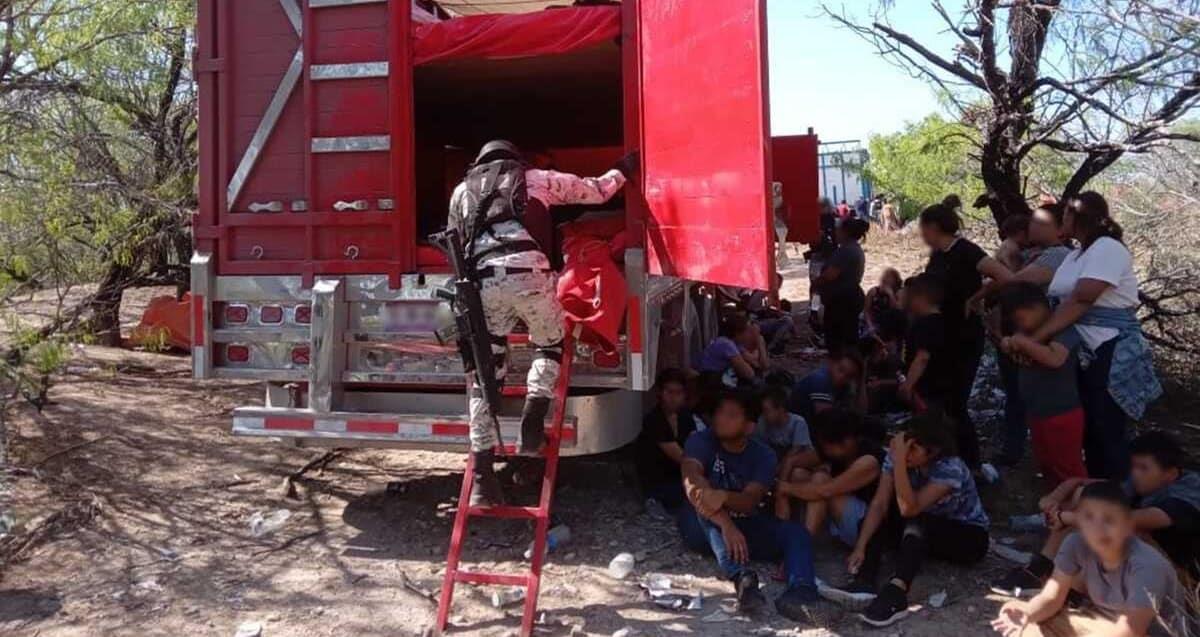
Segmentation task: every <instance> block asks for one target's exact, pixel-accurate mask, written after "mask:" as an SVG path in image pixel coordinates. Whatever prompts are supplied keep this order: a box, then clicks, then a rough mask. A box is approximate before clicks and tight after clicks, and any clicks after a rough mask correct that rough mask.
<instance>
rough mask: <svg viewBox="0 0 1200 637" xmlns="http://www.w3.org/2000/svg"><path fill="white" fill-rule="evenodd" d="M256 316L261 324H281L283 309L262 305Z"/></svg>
mask: <svg viewBox="0 0 1200 637" xmlns="http://www.w3.org/2000/svg"><path fill="white" fill-rule="evenodd" d="M258 316H259V320H261V321H262V322H263V323H282V322H283V308H282V307H279V306H278V305H264V306H263V308H262V310H261V311H260V312H259V315H258Z"/></svg>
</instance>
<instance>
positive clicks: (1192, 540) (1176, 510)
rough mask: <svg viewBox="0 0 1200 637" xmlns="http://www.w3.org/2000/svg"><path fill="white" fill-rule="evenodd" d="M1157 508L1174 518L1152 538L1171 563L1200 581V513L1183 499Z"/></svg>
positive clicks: (1162, 503) (1171, 501)
mask: <svg viewBox="0 0 1200 637" xmlns="http://www.w3.org/2000/svg"><path fill="white" fill-rule="evenodd" d="M1135 506H1137V503H1136V502H1135ZM1154 506H1155V508H1158V509H1161V510H1162V512H1163V513H1166V514H1167V517H1169V518H1171V526H1168V527H1166V528H1162V529H1158V530H1155V531H1151V532H1150V536H1151V537H1153V538H1154V541H1155V542H1156V543H1157V544H1158V545H1159V546H1160V547H1162V550H1163V552H1164V553H1166V554H1167V557H1168V558H1170V560H1171V562H1173V563H1174V564H1175V565H1176V566H1178V567H1180V568H1183V569H1185V570H1187V572H1188V573H1189V574H1191V576H1192V577H1194V578H1197V579H1200V510H1198V509H1197V508H1196V507H1194V506H1192V505H1191V504H1189V503H1187V502H1185V501H1184V500H1182V499H1180V498H1169V499H1167V500H1165V501H1163V502H1160V503H1158V504H1156V505H1154Z"/></svg>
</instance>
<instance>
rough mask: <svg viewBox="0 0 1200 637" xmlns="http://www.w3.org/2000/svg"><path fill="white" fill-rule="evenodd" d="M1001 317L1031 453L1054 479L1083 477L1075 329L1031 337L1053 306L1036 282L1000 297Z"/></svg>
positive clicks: (1009, 288)
mask: <svg viewBox="0 0 1200 637" xmlns="http://www.w3.org/2000/svg"><path fill="white" fill-rule="evenodd" d="M1000 306H1001V312H1002V314H1003V315H1004V319H1005V322H1007V323H1008V324H1009V325H1011V326H1012V328H1013V329H1014V330H1015V332H1016V333H1015V334H1013V335H1012V336H1008V337H1006V338H1005V339H1004V342H1005V345H1004V349H1005V350H1006V351H1008V352H1011V353H1012V354H1013V356H1014V357H1015V359H1016V361H1017V362H1018V363H1019V365H1020V366H1019V367H1018V369H1017V395H1018V396H1019V397H1020V399H1021V404H1022V412H1023V413H1024V414H1025V420H1026V422H1027V423H1028V426H1029V430H1030V431H1031V432H1032V434H1033V457H1034V460H1036V462H1037V464H1038V467H1039V468H1040V469H1041V471H1042V472H1043V473H1044V474H1045V475H1046V477H1047V478H1048V479H1049V480H1050V481H1051V482H1053V483H1054V484H1058V483H1059V482H1062V481H1063V480H1067V479H1069V478H1086V477H1087V468H1085V467H1084V466H1083V424H1084V419H1083V407H1082V404H1081V403H1080V401H1079V377H1078V373H1077V371H1076V370H1077V369H1078V366H1079V346H1080V344H1081V343H1082V340H1081V339H1080V338H1079V334H1078V332H1076V331H1075V330H1074V329H1073V328H1067V329H1065V330H1063V331H1061V332H1059V333H1058V334H1057V335H1056V336H1055V337H1054V339H1053V340H1051V341H1050V342H1049V343H1048V344H1043V343H1041V342H1039V341H1035V340H1034V339H1033V335H1034V334H1036V333H1037V331H1038V330H1039V329H1041V328H1042V326H1043V325H1045V324H1046V321H1049V320H1050V315H1051V314H1052V313H1053V310H1051V309H1050V299H1048V298H1047V297H1046V294H1045V292H1043V291H1042V288H1041V287H1040V286H1038V285H1037V284H1035V283H1017V284H1015V285H1012V286H1009V287H1008V289H1006V290H1005V292H1004V294H1003V296H1002V297H1001V300H1000Z"/></svg>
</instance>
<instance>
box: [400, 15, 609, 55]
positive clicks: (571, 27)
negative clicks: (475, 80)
mask: <svg viewBox="0 0 1200 637" xmlns="http://www.w3.org/2000/svg"><path fill="white" fill-rule="evenodd" d="M413 32H414V34H415V35H416V42H415V44H414V51H413V64H428V63H430V62H438V61H442V60H455V59H461V58H482V59H492V60H496V59H504V58H519V57H530V56H537V55H554V54H556V53H569V52H571V51H578V50H580V49H585V48H588V47H590V46H593V45H596V44H600V43H601V42H604V41H606V40H612V39H615V38H617V37H618V36H620V35H621V7H616V6H607V7H571V8H563V9H550V10H546V11H538V12H535V13H517V14H489V15H475V16H466V17H462V18H454V19H453V20H444V21H442V22H437V23H434V24H417V25H414V26H413Z"/></svg>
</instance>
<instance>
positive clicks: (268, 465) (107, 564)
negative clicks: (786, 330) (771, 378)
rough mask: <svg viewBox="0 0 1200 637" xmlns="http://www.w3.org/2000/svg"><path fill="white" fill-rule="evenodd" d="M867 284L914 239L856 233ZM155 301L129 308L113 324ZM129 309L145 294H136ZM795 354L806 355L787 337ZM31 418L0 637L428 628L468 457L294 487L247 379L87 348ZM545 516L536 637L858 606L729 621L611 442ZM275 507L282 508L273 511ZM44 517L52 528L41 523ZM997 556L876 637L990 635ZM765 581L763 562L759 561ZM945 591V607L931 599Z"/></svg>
mask: <svg viewBox="0 0 1200 637" xmlns="http://www.w3.org/2000/svg"><path fill="white" fill-rule="evenodd" d="M867 254H868V263H869V266H870V268H869V270H868V275H867V280H868V282H870V281H873V280H874V279H875V277H877V273H878V270H879V269H880V267H881V265H882V264H883V263H899V264H901V266H903V267H902V272H903V273H904V274H906V275H907V274H909V273H911V272H912V271H914V270H915V269H916V267H917V265H918V263H919V260H920V258H919V255H920V250H919V249H918V248H917V247H916V246H915V244H911V243H910V242H909V241H907V240H893V241H887V242H880V243H879V245H876V244H875V243H872V244H869V245H868V252H867ZM786 275H787V277H788V287H787V288H786V289H785V296H790V297H792V298H795V299H798V300H799V299H802V298H803V297H804V294H803V292H802V290H803V288H804V287H805V284H804V283H803V280H804V277H803V266H802V265H797V266H796V267H793V268H790V269H789V270H788V271H787V272H786ZM148 296H149V294H146V293H141V294H140V295H139V296H138V297H136V298H135V297H131V298H129V299H127V306H128V308H127V310H128V311H127V318H129V319H130V320H133V317H136V315H137V313H136V304H137V303H138V302H144V300H145V298H147V297H148ZM139 299H140V301H139ZM789 356H790V357H791V358H792V359H793V360H803V361H805V362H806V363H807V364H811V363H812V362H813V361H814V360H815V357H816V354H815V353H814V352H812V351H811V349H809V348H808V345H807V344H805V343H797V344H796V345H795V347H794V348H793V350H792V351H791V352H790V354H789ZM979 393H980V396H981V397H982V398H983V399H984V400H982V401H981V402H980V404H979V405H977V407H978V409H979V411H978V412H977V415H979V417H980V420H981V422H982V430H983V433H984V435H985V437H989V438H990V434H991V430H992V429H993V428H994V426H995V422H996V419H997V416H998V414H997V411H996V408H997V405H996V404H995V397H994V395H993V391H992V389H991V387H989V386H987V385H986V383H984V384H981V387H980V391H979ZM51 398H52V400H53V404H51V405H49V406H48V407H47V408H46V409H45V411H44V412H42V413H40V414H38V413H33V412H32V411H31V410H27V409H23V408H22V409H19V410H17V411H16V413H15V415H14V418H13V420H11V421H10V423H9V427H10V430H9V436H10V447H11V449H10V461H11V467H12V468H11V469H10V470H9V472H8V475H7V476H6V477H4V476H0V478H3V479H5V480H6V484H3V485H0V487H2V488H4V489H5V490H6V491H7V495H6V497H7V500H8V504H9V506H10V507H11V510H12V511H13V513H14V515H15V518H16V520H17V523H18V530H17V533H18V534H20V533H21V532H22V529H25V531H28V530H29V529H35V528H42V529H47V528H48V532H47V533H45V535H44V537H41V538H37V540H36V541H34V542H32V543H31V545H30V546H29V548H28V549H26V550H25V551H24V553H23V554H22V555H21V559H19V560H17V561H15V562H13V563H11V564H9V566H8V567H7V570H6V571H4V572H0V634H3V635H23V636H24V635H28V636H35V635H37V636H43V637H51V636H53V637H66V636H84V635H87V636H91V635H224V636H231V635H234V634H235V633H236V632H237V630H238V627H239V625H242V624H244V623H248V622H249V623H255V624H258V625H260V626H261V628H262V634H263V635H265V636H268V637H275V636H280V635H287V636H293V635H294V636H301V637H307V636H317V635H421V634H422V633H423V631H424V630H425V628H426V627H428V626H429V625H431V623H432V619H433V613H434V608H435V605H434V603H433V602H432V601H431V596H432V595H435V594H436V592H437V591H438V589H439V588H440V584H441V578H440V576H441V573H442V572H443V571H442V569H443V560H444V557H445V552H446V546H447V543H448V539H449V535H450V527H451V523H452V520H453V512H454V507H455V506H456V502H455V501H456V498H457V493H458V489H459V484H460V479H461V471H462V468H463V463H464V457H463V456H462V455H460V454H452V453H429V452H411V451H378V450H357V451H349V452H346V453H344V454H342V455H340V456H337V457H335V458H333V459H332V460H331V461H329V462H328V463H327V464H325V465H324V466H323V468H317V469H314V470H313V471H310V472H309V473H308V474H307V475H306V477H304V478H303V479H301V480H299V481H298V482H297V490H296V491H297V492H296V494H295V497H292V498H289V497H286V496H284V495H283V490H282V489H281V484H282V483H283V480H284V478H285V477H286V476H288V475H289V474H291V473H292V472H294V471H296V470H297V469H298V468H299V467H301V466H303V465H305V463H307V462H308V461H309V460H311V459H313V458H315V457H317V456H319V455H320V454H321V452H320V451H318V450H312V449H299V448H295V447H290V446H287V445H285V444H282V443H278V442H274V441H270V440H265V439H241V438H235V437H233V436H232V435H231V434H230V431H229V428H230V410H231V409H232V408H233V407H234V406H237V405H245V404H256V403H257V402H258V401H259V400H260V396H259V389H258V387H257V386H256V385H254V384H253V383H241V382H229V381H205V382H197V381H193V380H192V379H191V378H190V374H189V368H188V359H187V358H186V357H183V356H179V355H169V354H154V353H147V352H136V351H126V350H115V349H106V348H98V347H85V346H80V347H78V348H77V350H76V352H75V356H74V358H73V361H72V363H71V365H70V367H69V368H68V369H67V370H66V371H65V373H63V374H62V376H61V378H60V379H59V381H58V383H57V385H56V386H55V387H54V388H53V390H52V392H51ZM559 485H560V486H559V489H558V493H557V499H556V514H557V517H558V520H559V521H560V522H561V523H564V524H566V525H568V526H569V527H570V529H571V534H572V537H571V539H570V541H569V542H568V543H567V544H566V545H565V546H563V547H562V548H561V549H559V550H558V551H556V552H554V553H552V554H551V557H550V561H549V564H548V566H547V567H546V569H545V576H544V578H543V584H542V595H541V598H540V608H541V609H542V611H544V618H543V620H542V621H541V622H540V623H539V634H547V635H577V634H590V635H611V634H613V633H614V632H615V631H618V630H620V629H622V628H625V627H629V628H632V629H633V630H634V631H637V632H634V633H631V634H645V635H662V636H666V635H687V634H702V635H745V634H755V635H831V634H833V635H859V634H867V633H868V632H870V631H866V630H864V629H863V628H862V625H861V624H860V623H859V622H858V620H857V619H856V618H854V617H853V615H851V614H848V613H846V612H844V611H841V610H840V609H838V608H837V607H835V606H833V605H831V604H823V605H822V608H823V609H824V612H822V615H823V623H824V624H825V625H824V626H822V627H819V628H813V627H807V626H800V627H797V626H795V625H794V624H792V623H791V622H788V621H786V620H784V619H782V618H780V617H779V616H777V615H776V614H774V612H773V611H765V612H764V613H763V614H762V615H761V616H759V617H754V618H742V617H732V616H730V615H728V614H726V613H724V612H719V611H722V609H724V610H728V609H729V608H730V607H731V603H732V600H731V596H730V587H729V585H728V584H726V583H723V582H721V581H719V580H718V579H717V578H716V577H715V569H714V567H713V565H712V564H711V562H710V560H709V559H707V558H704V557H701V556H698V555H692V554H689V553H687V552H686V551H684V550H683V549H682V547H681V545H680V544H679V542H678V540H677V537H676V533H675V531H674V528H673V525H672V524H671V523H670V522H669V521H667V520H663V519H659V518H656V517H654V516H653V515H651V514H649V513H647V512H646V511H645V510H644V507H643V504H642V502H641V499H640V497H639V496H638V495H637V491H636V489H635V486H634V481H633V476H632V471H631V468H630V465H629V463H628V458H627V455H626V454H625V453H624V452H615V453H612V454H608V455H606V456H603V457H592V458H580V459H568V460H564V462H563V465H562V477H561V478H560V482H559ZM984 494H985V499H986V500H987V504H988V509H989V512H991V514H992V516H993V521H994V525H993V537H994V538H995V539H997V540H998V541H1000V542H1003V543H1006V544H1010V545H1011V548H1017V549H1021V548H1028V547H1030V546H1032V545H1033V544H1034V542H1035V541H1036V537H1032V536H1023V535H1017V534H1013V533H1010V532H1009V530H1008V529H1007V528H1006V527H1007V521H1008V514H1009V513H1010V512H1016V513H1025V512H1029V511H1031V510H1032V509H1033V504H1032V503H1033V501H1034V500H1035V499H1036V495H1037V488H1036V479H1035V478H1033V477H1032V472H1031V471H1030V470H1029V469H1028V468H1024V469H1022V470H1020V471H1016V472H1014V473H1013V474H1012V475H1011V476H1009V477H1008V478H1006V481H1005V482H1003V483H1001V484H1000V485H995V486H989V487H986V488H985V489H984ZM279 511H286V512H287V514H290V517H288V519H287V520H286V522H285V523H284V524H283V525H282V527H281V528H279V529H278V530H276V531H274V532H272V533H269V534H266V535H263V536H261V537H256V536H255V535H254V534H253V533H252V532H251V518H252V517H253V516H254V515H255V514H256V513H261V514H263V515H266V516H271V515H273V514H274V515H278V513H277V512H279ZM285 515H286V514H285ZM48 516H56V517H53V518H49V519H50V520H51V521H52V522H53V524H50V525H41V524H40V523H41V522H43V521H46V520H47V519H48ZM472 531H473V532H472V534H471V536H470V539H469V544H468V545H469V551H468V552H467V555H466V558H465V559H466V560H467V561H468V562H472V563H477V564H479V565H480V566H481V567H485V568H488V569H498V570H505V569H507V570H512V571H516V570H519V569H520V568H521V567H522V559H521V553H522V552H523V551H524V550H525V547H526V544H527V543H528V541H529V540H530V539H531V533H530V529H529V528H528V527H527V526H526V524H525V523H520V522H503V521H492V520H482V521H477V522H475V523H473V528H472ZM621 551H630V552H633V553H635V554H636V556H637V558H638V564H637V568H636V574H637V575H642V574H646V573H665V574H669V575H670V576H671V577H672V580H673V584H674V586H675V587H678V588H683V589H686V590H689V591H693V592H696V593H702V594H703V596H704V599H703V605H702V606H703V607H702V609H700V610H696V611H687V610H667V609H663V608H659V607H657V606H655V605H654V604H653V603H651V602H650V601H648V600H647V599H646V598H644V597H643V595H642V593H641V592H640V590H639V589H638V587H637V585H636V583H635V581H634V579H635V578H634V577H631V578H629V579H627V580H625V581H616V580H613V579H611V578H610V577H609V576H608V575H607V574H606V567H607V565H608V562H609V560H610V559H611V558H612V557H613V556H614V555H616V554H617V553H619V552H621ZM845 555H846V551H845V550H844V549H842V548H838V547H835V546H833V545H832V544H831V543H830V542H829V541H828V540H827V539H822V540H819V541H818V568H817V570H818V574H819V575H820V576H821V577H823V578H826V579H831V580H840V579H841V578H842V576H843V567H842V562H843V560H844V558H845ZM1009 565H1010V563H1009V562H1006V561H1005V560H1003V559H1001V558H999V557H997V556H989V557H988V559H987V560H986V561H985V562H984V563H983V564H982V565H980V566H979V567H977V568H975V569H971V570H963V569H956V568H951V567H947V566H943V565H937V564H933V565H931V566H930V568H929V569H928V571H927V572H925V573H924V574H923V575H922V576H921V577H920V578H919V579H918V581H917V583H916V586H915V591H914V594H913V596H912V601H913V603H914V604H921V605H922V606H923V608H922V609H921V610H919V611H918V612H916V613H915V615H914V616H913V617H912V618H910V619H909V620H907V621H905V622H903V623H901V624H898V625H895V626H893V627H891V628H889V629H886V630H884V631H874V632H875V633H877V634H884V635H889V637H890V636H891V635H909V636H923V635H926V636H936V635H947V636H950V635H976V634H984V633H986V632H988V628H987V627H986V625H987V622H988V620H989V619H990V618H991V617H992V616H993V615H994V613H995V611H996V609H997V607H998V605H999V604H1000V601H1001V600H999V599H997V598H995V597H994V596H988V595H985V592H986V582H987V581H988V580H989V578H991V577H993V576H994V575H996V574H998V573H1000V572H1001V571H1002V570H1004V569H1005V568H1007V567H1008V566H1009ZM759 570H760V573H761V574H762V575H763V576H764V579H765V580H766V581H768V582H769V584H768V587H769V589H770V590H769V591H768V595H769V596H771V597H773V596H774V594H776V593H778V592H779V587H780V585H779V584H778V583H777V582H774V581H771V578H770V577H769V575H770V574H771V573H772V572H773V571H774V567H773V566H772V565H767V564H763V565H760V567H759ZM493 590H494V589H485V588H475V587H470V586H461V587H460V588H459V592H458V594H457V595H456V603H455V608H454V611H453V613H452V623H453V624H454V629H453V631H452V632H453V633H454V634H470V635H507V634H514V630H515V627H516V626H517V625H518V622H519V620H518V616H519V613H520V607H519V606H516V607H511V608H503V609H497V608H493V606H492V604H491V601H490V593H491V592H492V591H493ZM941 591H945V592H946V593H947V594H948V598H947V601H946V602H945V604H944V605H943V606H942V607H941V608H938V609H934V608H932V607H930V605H929V604H928V603H927V600H928V598H929V597H930V595H932V594H934V593H938V592H941Z"/></svg>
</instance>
